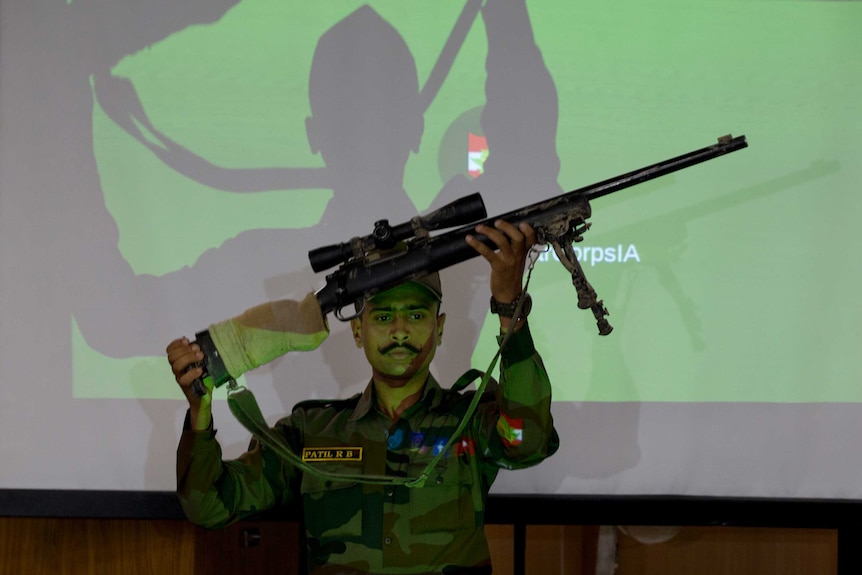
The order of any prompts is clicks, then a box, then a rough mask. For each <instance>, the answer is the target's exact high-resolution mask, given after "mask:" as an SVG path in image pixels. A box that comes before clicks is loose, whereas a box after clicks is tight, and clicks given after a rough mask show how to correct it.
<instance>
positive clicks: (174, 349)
mask: <svg viewBox="0 0 862 575" xmlns="http://www.w3.org/2000/svg"><path fill="white" fill-rule="evenodd" d="M166 351H167V353H168V363H170V364H171V371H173V372H174V379H176V380H177V383H178V384H179V386H180V389H182V390H183V393H184V394H185V396H186V398H187V399H188V400H189V403H191V404H193V405H194V404H198V403H200V399H201V398H199V397H197V396H196V395H195V394H194V393H193V392H192V388H191V385H192V382H193V381H194V380H195V379H197V378H199V377H201V376H202V375H203V369H202V368H200V367H197V366H195V364H196V363H200V362H202V361H203V360H204V354H203V352H202V351H201V348H200V346H198V344H196V343H193V342H190V341H189V339H188V338H187V337H181V338H179V339H175V340H174V341H172V342H171V343H170V344H168V347H167V350H166Z"/></svg>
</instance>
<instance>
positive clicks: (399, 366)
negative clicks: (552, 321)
mask: <svg viewBox="0 0 862 575" xmlns="http://www.w3.org/2000/svg"><path fill="white" fill-rule="evenodd" d="M476 231H477V232H478V233H480V234H484V235H485V236H487V237H488V238H490V239H491V240H492V241H493V242H494V243H495V244H496V246H497V249H496V250H492V249H490V248H488V247H487V246H485V245H484V244H482V243H481V242H479V241H478V240H476V239H475V238H474V237H472V236H468V238H467V243H469V244H470V245H471V246H472V247H473V248H474V249H476V251H477V252H479V254H481V255H482V256H483V257H484V258H485V259H486V260H487V261H488V262H489V264H490V268H491V294H492V311H496V312H497V313H498V314H499V316H500V327H501V331H502V332H504V333H505V332H508V331H511V332H512V334H511V336H510V338H509V340H508V342H507V344H506V346H505V347H504V349H503V352H502V356H501V357H502V359H501V376H500V383H499V385H498V386H496V387H495V389H494V390H493V393H490V392H489V393H486V394H485V395H484V396H483V398H482V400H481V402H480V403H479V404H478V408H477V409H476V411H475V413H474V415H473V416H472V418H471V419H470V420H469V422H468V423H467V425H466V427H464V428H463V431H462V432H461V436H460V437H456V438H455V440H454V443H452V444H451V447H450V448H449V449H448V450H446V451H444V452H443V455H442V457H441V458H440V459H439V460H438V463H437V464H436V465H435V466H434V468H433V469H430V470H427V466H428V463H429V462H430V461H432V460H433V459H434V458H435V457H436V456H438V454H440V453H441V451H442V450H444V449H445V446H446V444H447V442H449V440H450V438H451V437H452V435H453V434H454V432H455V430H456V428H457V427H458V425H459V423H460V422H461V419H462V416H463V415H464V414H465V412H466V411H467V409H468V405H469V404H470V403H471V400H472V398H473V395H474V394H473V393H461V392H460V390H457V389H447V390H444V389H442V388H441V387H440V385H439V384H438V383H437V382H436V381H435V379H434V377H433V376H432V375H431V374H430V371H429V366H430V363H431V360H432V359H433V358H434V353H435V351H436V349H437V346H438V345H439V344H440V343H441V341H442V337H443V326H444V323H445V320H446V315H445V314H444V313H441V312H440V303H441V300H442V290H441V286H440V279H439V276H438V275H437V274H436V273H435V274H430V275H428V276H425V277H422V278H419V279H417V280H415V281H410V282H407V283H404V284H401V285H399V286H397V287H395V288H393V289H390V290H388V291H385V292H382V293H379V294H377V295H375V296H374V297H372V298H370V299H369V300H368V301H367V302H366V305H365V308H364V310H363V312H362V314H361V316H359V317H358V318H357V319H354V320H353V321H352V324H351V327H352V332H353V336H354V339H355V341H356V345H357V346H358V347H361V348H363V350H364V352H365V356H366V359H367V360H368V363H369V364H370V366H371V373H372V376H371V381H370V383H369V384H368V387H367V388H366V389H365V391H364V392H363V393H362V394H359V395H356V396H354V397H351V398H349V399H346V400H336V401H307V402H303V403H300V404H299V405H297V406H296V407H295V408H294V410H293V412H292V413H291V414H290V415H289V416H287V417H285V418H283V419H281V420H279V421H278V423H277V424H276V425H275V428H274V430H275V431H276V432H277V433H279V434H280V435H281V436H282V437H284V438H285V440H286V441H287V443H288V444H289V445H290V446H291V449H292V450H293V451H294V452H295V453H297V454H301V456H302V460H303V461H304V462H305V463H306V464H307V465H309V466H311V468H312V469H315V470H321V471H328V472H335V473H336V474H340V475H342V476H344V478H343V480H339V479H338V477H337V476H336V477H335V478H333V477H332V476H329V477H323V476H320V475H318V474H316V473H311V472H303V471H300V470H299V469H297V467H296V466H294V465H291V464H289V463H288V462H286V461H285V460H284V459H282V458H281V457H279V456H278V455H277V454H275V453H274V452H273V450H272V449H270V448H268V447H267V446H266V445H263V444H262V443H261V442H260V441H258V440H257V439H253V440H252V442H251V446H250V448H249V450H248V451H247V452H246V453H245V454H243V455H242V456H241V457H240V458H239V459H237V460H233V461H223V460H222V453H221V449H220V447H219V445H218V443H217V442H216V439H215V431H214V429H213V426H212V415H211V410H210V401H211V395H210V394H209V393H207V395H205V396H204V397H197V396H195V395H194V394H193V393H192V391H191V389H190V385H191V383H192V381H193V380H194V379H195V378H197V377H199V376H200V375H201V371H200V369H199V368H192V369H190V370H189V371H186V370H187V368H188V367H189V366H190V365H193V364H194V363H195V362H198V361H200V360H201V359H202V358H203V356H202V353H201V351H200V349H199V347H198V346H197V344H193V343H190V342H189V340H188V339H186V338H181V339H178V340H175V341H173V342H171V344H170V345H169V346H168V348H167V352H168V360H169V362H170V363H171V368H172V370H173V372H174V375H175V377H176V380H177V383H179V385H180V387H181V388H182V390H183V391H184V393H185V394H186V397H187V398H188V401H189V404H190V408H189V413H188V416H187V418H186V425H185V429H184V430H183V434H182V438H181V440H180V445H179V448H178V451H177V491H178V494H179V497H180V501H181V503H182V505H183V508H184V510H185V512H186V514H187V515H188V517H189V518H190V519H191V520H192V521H194V522H196V523H198V524H201V525H204V526H207V527H219V526H223V525H226V524H228V523H230V522H233V521H236V520H238V519H241V518H243V517H247V516H248V515H250V514H252V513H255V512H258V511H262V510H267V509H273V508H277V507H281V506H285V505H289V504H291V503H294V502H300V501H301V503H302V509H303V514H304V527H305V531H306V540H307V545H308V562H309V565H308V567H309V572H311V573H332V572H337V573H364V574H367V573H443V572H447V573H450V572H458V573H490V572H491V563H490V555H489V551H488V544H487V541H486V539H485V534H484V529H483V525H484V511H485V501H486V498H487V494H488V490H489V489H490V487H491V484H492V482H493V481H494V479H495V477H496V475H497V472H498V470H499V469H500V468H505V469H516V468H523V467H528V466H532V465H535V464H537V463H539V462H540V461H542V460H543V459H545V458H546V457H548V456H550V455H551V454H553V453H554V452H555V451H556V449H557V447H558V444H559V440H558V437H557V434H556V431H555V430H554V427H553V421H552V417H551V413H550V405H551V387H550V382H549V380H548V377H547V374H546V372H545V370H544V367H543V365H542V362H541V358H540V357H539V355H538V354H537V352H536V350H535V348H534V346H533V341H532V338H531V336H530V332H529V328H528V326H527V320H526V314H521V317H517V318H515V317H512V315H513V312H514V310H513V309H512V302H515V301H516V300H518V298H519V296H520V294H521V292H522V276H523V271H524V264H525V261H526V256H527V253H528V251H529V250H530V248H531V247H532V246H533V245H534V244H535V242H536V235H535V231H534V230H533V229H532V228H531V227H530V226H529V225H527V224H524V223H522V224H519V225H518V226H514V225H511V224H509V223H507V222H504V221H498V222H496V223H495V225H494V227H493V228H492V227H489V226H482V225H480V226H478V227H477V228H476ZM315 301H316V300H315V299H314V298H313V297H310V298H306V299H305V300H304V301H303V302H302V303H300V306H302V307H303V308H305V307H306V306H311V307H313V306H314V302H315ZM309 317H310V318H311V319H309ZM295 321H296V324H297V325H296V327H297V333H303V334H308V333H313V330H315V329H319V330H322V331H324V332H325V330H326V322H325V319H324V318H323V316H322V314H321V313H320V310H319V308H318V309H317V311H316V314H313V313H312V314H308V313H298V314H297V318H296V320H295ZM315 324H316V325H315ZM453 387H456V388H457V387H458V385H457V384H456V386H453ZM423 471H430V472H429V473H428V476H427V481H425V483H424V485H423V486H421V487H417V486H409V485H406V484H404V483H403V482H402V483H391V484H387V483H380V482H367V483H366V482H362V481H360V480H357V476H358V475H366V476H374V477H381V476H382V477H386V478H392V477H396V478H405V477H407V478H410V477H416V476H418V475H419V474H420V473H422V472H423ZM347 475H349V476H350V477H347Z"/></svg>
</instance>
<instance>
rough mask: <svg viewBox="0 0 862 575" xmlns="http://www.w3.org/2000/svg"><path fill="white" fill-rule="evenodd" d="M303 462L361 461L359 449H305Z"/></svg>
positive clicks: (360, 449)
mask: <svg viewBox="0 0 862 575" xmlns="http://www.w3.org/2000/svg"><path fill="white" fill-rule="evenodd" d="M302 460H303V461H362V448H361V447H306V448H304V449H303V450H302Z"/></svg>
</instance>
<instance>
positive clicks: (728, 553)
mask: <svg viewBox="0 0 862 575" xmlns="http://www.w3.org/2000/svg"><path fill="white" fill-rule="evenodd" d="M837 572H838V533H837V531H835V530H830V529H765V528H750V527H749V528H746V527H686V528H683V529H682V530H681V531H680V532H679V534H677V535H676V536H675V537H673V538H672V539H670V540H669V541H667V542H664V543H656V544H653V545H644V544H642V543H639V542H637V541H636V540H634V539H632V538H630V537H626V536H621V538H620V540H619V566H618V569H617V573H616V574H615V575H659V574H661V575H675V574H688V573H696V574H697V575H749V574H750V575H762V574H763V575H771V574H780V575H835V574H836V573H837Z"/></svg>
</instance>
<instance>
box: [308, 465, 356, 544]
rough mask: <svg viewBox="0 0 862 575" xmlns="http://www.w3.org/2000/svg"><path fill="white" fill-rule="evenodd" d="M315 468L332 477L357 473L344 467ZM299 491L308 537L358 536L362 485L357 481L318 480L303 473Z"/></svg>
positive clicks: (321, 478)
mask: <svg viewBox="0 0 862 575" xmlns="http://www.w3.org/2000/svg"><path fill="white" fill-rule="evenodd" d="M315 468H316V469H320V470H321V471H326V472H330V473H336V474H356V473H357V472H358V470H357V469H356V468H352V467H348V466H335V465H315ZM300 491H301V492H302V502H303V506H304V514H305V528H306V530H307V531H308V534H309V536H311V537H314V538H332V537H335V538H345V537H359V536H360V535H361V534H362V485H361V484H359V483H358V482H357V481H353V480H350V481H345V480H339V479H337V478H328V477H320V476H318V475H315V474H312V473H309V472H307V471H306V472H305V473H303V476H302V485H301V487H300Z"/></svg>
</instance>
